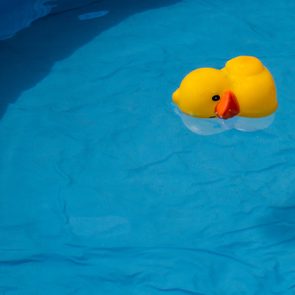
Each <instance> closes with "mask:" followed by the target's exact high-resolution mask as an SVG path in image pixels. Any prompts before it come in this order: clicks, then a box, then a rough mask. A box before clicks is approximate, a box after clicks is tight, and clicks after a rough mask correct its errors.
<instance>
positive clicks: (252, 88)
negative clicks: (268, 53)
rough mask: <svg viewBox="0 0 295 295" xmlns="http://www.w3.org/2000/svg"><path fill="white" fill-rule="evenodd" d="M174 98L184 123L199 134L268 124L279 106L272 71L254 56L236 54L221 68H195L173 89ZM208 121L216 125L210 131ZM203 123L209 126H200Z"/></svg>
mask: <svg viewBox="0 0 295 295" xmlns="http://www.w3.org/2000/svg"><path fill="white" fill-rule="evenodd" d="M173 102H174V103H175V104H176V105H177V107H178V109H179V111H180V112H178V114H179V115H180V116H181V118H182V120H183V121H184V123H185V124H186V125H187V126H188V127H189V128H190V129H191V130H192V131H194V132H197V133H200V134H202V133H204V134H207V133H208V134H211V133H217V132H222V131H224V130H227V129H231V128H236V129H239V130H243V131H253V130H257V129H262V128H266V127H267V126H269V125H270V124H271V122H272V121H273V115H272V114H273V113H274V112H275V111H276V109H277V107H278V103H277V99H276V87H275V83H274V80H273V78H272V75H271V73H270V72H269V71H268V69H267V68H266V67H265V66H264V65H263V64H262V63H261V61H260V60H259V59H257V58H256V57H252V56H238V57H235V58H233V59H231V60H229V61H228V62H227V63H226V65H225V67H224V68H222V69H221V70H218V69H214V68H200V69H196V70H194V71H192V72H191V73H189V74H188V75H187V76H186V77H185V78H184V79H183V80H182V82H181V84H180V87H179V88H178V89H177V90H176V91H175V92H174V93H173ZM195 118H196V119H195ZM194 119H195V120H194ZM201 119H202V120H203V122H202V121H201ZM204 119H205V121H204ZM212 119H214V120H212ZM233 119H235V120H233ZM256 123H257V124H256ZM194 124H196V126H192V125H194ZM209 125H210V126H211V127H212V126H213V125H214V128H213V129H212V128H211V127H210V128H209V129H210V130H209V131H208V132H207V131H206V128H207V129H208V126H209ZM248 125H249V126H248ZM202 126H203V127H204V126H207V127H206V128H205V130H201V129H203V128H202ZM248 127H249V128H248ZM220 128H221V130H218V129H220ZM193 129H194V130H193ZM211 129H212V130H211Z"/></svg>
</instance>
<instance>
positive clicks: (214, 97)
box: [212, 95, 220, 101]
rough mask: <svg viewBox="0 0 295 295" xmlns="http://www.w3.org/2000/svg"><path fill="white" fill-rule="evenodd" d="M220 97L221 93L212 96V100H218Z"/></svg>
mask: <svg viewBox="0 0 295 295" xmlns="http://www.w3.org/2000/svg"><path fill="white" fill-rule="evenodd" d="M219 99H220V96H219V95H214V96H212V100H213V101H218V100H219Z"/></svg>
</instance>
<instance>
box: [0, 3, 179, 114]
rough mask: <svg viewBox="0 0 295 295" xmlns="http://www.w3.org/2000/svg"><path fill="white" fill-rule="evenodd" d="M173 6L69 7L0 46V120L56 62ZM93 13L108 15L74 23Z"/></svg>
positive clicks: (41, 20) (114, 4)
mask: <svg viewBox="0 0 295 295" xmlns="http://www.w3.org/2000/svg"><path fill="white" fill-rule="evenodd" d="M86 2H87V1H86ZM177 2H179V0H145V1H136V0H127V1H120V0H114V1H99V2H96V3H92V4H89V3H88V5H86V6H85V7H78V8H77V7H71V5H70V3H69V8H70V10H69V11H59V12H58V11H56V12H55V13H53V14H52V15H50V16H48V17H45V18H43V19H40V20H38V21H36V22H34V23H33V25H32V26H31V27H30V28H28V29H26V30H24V31H22V32H20V33H18V34H17V35H16V36H15V37H14V38H11V39H8V40H5V41H2V42H0V64H1V67H2V70H1V73H0V85H1V88H0V118H2V116H3V114H4V113H5V110H6V108H7V106H8V104H10V103H13V102H14V101H15V100H16V99H17V98H18V96H19V95H20V94H21V93H22V92H23V91H24V90H26V89H29V88H31V87H33V86H34V85H36V84H37V83H38V82H39V81H41V80H42V79H44V77H46V75H47V74H48V73H49V72H50V70H51V67H52V65H53V64H54V63H55V62H56V61H59V60H62V59H64V58H66V57H68V56H69V55H71V54H72V53H73V52H74V51H75V50H76V49H77V48H79V47H81V46H82V45H84V44H85V43H87V42H89V41H91V39H93V38H94V37H95V36H97V35H98V34H100V33H101V32H103V31H104V30H106V29H108V28H110V27H112V26H115V25H116V24H118V23H119V22H121V21H122V20H124V19H125V18H127V17H128V16H130V15H132V14H135V13H138V12H141V11H144V10H149V9H155V8H159V7H162V6H166V5H171V4H175V3H177ZM62 9H65V7H63V8H62ZM97 10H108V11H109V14H108V15H106V16H104V17H102V18H97V19H92V20H89V21H80V20H79V19H78V16H79V15H80V14H83V13H87V12H91V11H97Z"/></svg>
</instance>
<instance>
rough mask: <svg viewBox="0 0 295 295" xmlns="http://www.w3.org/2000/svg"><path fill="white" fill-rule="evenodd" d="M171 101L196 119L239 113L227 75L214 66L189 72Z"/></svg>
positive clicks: (222, 116)
mask: <svg viewBox="0 0 295 295" xmlns="http://www.w3.org/2000/svg"><path fill="white" fill-rule="evenodd" d="M173 101H174V103H175V104H176V105H177V106H178V107H179V109H180V110H181V111H182V112H184V113H186V114H188V115H190V116H193V117H198V118H215V117H219V118H221V119H229V118H232V117H234V116H236V115H238V114H239V112H240V107H239V103H238V100H237V98H236V96H235V94H234V92H233V91H231V90H230V81H229V79H228V77H227V75H226V74H225V73H224V72H223V71H221V70H217V69H213V68H200V69H197V70H194V71H192V72H191V73H189V74H188V75H187V76H186V77H185V78H184V79H183V80H182V82H181V84H180V87H179V88H178V89H177V90H176V91H175V92H174V93H173Z"/></svg>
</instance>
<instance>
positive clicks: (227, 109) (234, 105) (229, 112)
mask: <svg viewBox="0 0 295 295" xmlns="http://www.w3.org/2000/svg"><path fill="white" fill-rule="evenodd" d="M239 112H240V106H239V103H238V100H237V98H236V96H235V95H234V93H233V92H231V91H226V92H225V93H224V94H223V95H222V97H221V99H220V101H219V103H218V104H217V105H216V108H215V113H216V115H217V117H219V118H220V119H229V118H232V117H234V116H236V115H238V114H239Z"/></svg>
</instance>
